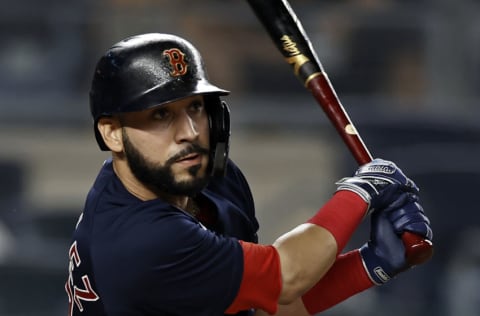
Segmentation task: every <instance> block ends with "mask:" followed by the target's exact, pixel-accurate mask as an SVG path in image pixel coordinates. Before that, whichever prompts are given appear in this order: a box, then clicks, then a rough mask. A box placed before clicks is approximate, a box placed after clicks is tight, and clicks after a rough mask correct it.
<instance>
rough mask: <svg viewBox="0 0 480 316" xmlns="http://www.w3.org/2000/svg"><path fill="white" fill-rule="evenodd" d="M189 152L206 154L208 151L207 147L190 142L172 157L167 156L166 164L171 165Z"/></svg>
mask: <svg viewBox="0 0 480 316" xmlns="http://www.w3.org/2000/svg"><path fill="white" fill-rule="evenodd" d="M190 154H199V155H208V154H209V151H208V149H207V148H205V147H202V146H200V145H198V144H191V145H190V146H188V147H187V148H185V149H183V150H181V151H180V152H178V153H176V154H175V155H173V156H172V157H170V158H168V160H167V162H166V165H171V164H173V163H175V161H177V160H180V159H182V158H183V157H185V156H187V155H190Z"/></svg>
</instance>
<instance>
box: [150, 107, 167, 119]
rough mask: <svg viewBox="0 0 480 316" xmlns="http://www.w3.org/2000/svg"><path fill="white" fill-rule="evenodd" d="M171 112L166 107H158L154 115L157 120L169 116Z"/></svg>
mask: <svg viewBox="0 0 480 316" xmlns="http://www.w3.org/2000/svg"><path fill="white" fill-rule="evenodd" d="M168 116H169V112H168V111H167V110H166V109H158V110H156V111H155V112H154V113H153V117H154V118H155V119H157V120H163V119H166V118H168Z"/></svg>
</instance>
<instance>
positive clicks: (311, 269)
mask: <svg viewBox="0 0 480 316" xmlns="http://www.w3.org/2000/svg"><path fill="white" fill-rule="evenodd" d="M273 246H274V247H275V248H276V249H277V251H278V254H279V258H280V267H281V271H282V292H281V294H280V297H279V300H278V302H279V304H289V303H291V302H292V301H294V300H295V299H296V298H298V297H300V296H301V295H303V294H304V293H305V291H307V290H308V289H309V288H311V287H312V286H313V285H314V284H315V283H317V282H318V281H319V280H320V278H321V277H322V276H323V275H324V274H325V273H326V272H327V271H328V270H329V269H330V267H331V266H332V264H333V263H334V262H335V257H336V254H337V243H336V241H335V238H334V237H333V235H332V234H331V233H330V232H329V231H328V230H326V229H325V228H323V227H320V226H317V225H314V224H303V225H300V226H298V227H297V228H295V229H293V230H292V231H290V232H288V233H286V234H285V235H283V236H281V237H280V238H278V239H277V240H276V241H275V243H274V244H273Z"/></svg>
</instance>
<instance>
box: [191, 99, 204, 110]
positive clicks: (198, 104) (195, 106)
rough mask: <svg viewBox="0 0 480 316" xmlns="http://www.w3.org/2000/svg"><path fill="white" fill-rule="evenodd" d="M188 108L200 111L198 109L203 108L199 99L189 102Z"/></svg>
mask: <svg viewBox="0 0 480 316" xmlns="http://www.w3.org/2000/svg"><path fill="white" fill-rule="evenodd" d="M190 109H191V110H192V111H200V110H202V109H203V103H202V102H199V101H198V102H192V103H191V104H190Z"/></svg>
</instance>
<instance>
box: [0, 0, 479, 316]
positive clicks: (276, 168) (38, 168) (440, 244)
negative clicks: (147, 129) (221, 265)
mask: <svg viewBox="0 0 480 316" xmlns="http://www.w3.org/2000/svg"><path fill="white" fill-rule="evenodd" d="M290 3H291V5H292V6H293V8H294V9H295V10H296V12H297V14H298V15H299V17H300V18H301V20H302V23H303V25H304V27H305V29H306V30H307V32H308V33H309V36H310V38H311V40H312V43H313V46H314V47H315V48H316V49H317V51H318V54H319V55H320V59H321V60H322V63H323V66H324V67H325V69H326V71H327V73H328V75H329V77H330V79H331V81H332V83H333V85H334V86H335V89H336V91H337V93H338V95H339V96H340V99H341V101H342V103H343V104H344V106H345V107H346V108H347V109H348V111H349V113H350V116H351V118H352V120H353V121H354V122H355V123H356V126H357V129H358V130H359V131H360V133H361V135H362V137H363V138H364V140H365V142H366V143H367V145H368V146H369V148H370V150H371V151H372V153H373V154H374V156H376V157H382V158H386V159H391V160H394V161H396V162H397V163H398V164H399V165H400V166H401V167H402V168H403V169H404V170H405V171H406V173H407V174H409V175H410V176H412V177H413V178H414V179H415V180H416V182H417V183H418V184H419V186H420V187H421V189H422V194H423V205H424V207H425V209H426V211H427V212H428V214H429V216H430V218H431V220H432V225H433V228H434V233H435V235H434V242H435V246H436V254H435V256H434V258H433V259H432V261H430V262H429V263H427V264H425V265H423V266H420V267H417V268H415V269H413V270H412V271H411V272H409V273H407V274H404V275H402V276H401V277H399V278H397V279H396V280H395V281H394V282H391V283H390V284H388V285H385V286H382V287H381V288H378V289H375V290H371V291H368V292H365V293H362V294H360V295H358V296H356V297H354V298H352V299H350V300H348V301H346V302H344V303H343V304H341V305H339V306H337V307H335V308H333V309H332V310H330V311H328V312H326V313H324V315H332V316H337V315H342V316H346V315H356V316H363V315H365V316H366V315H369V316H377V315H378V316H380V315H391V316H403V315H409V316H453V315H456V316H473V315H479V314H480V248H479V246H478V242H479V240H480V215H479V214H478V209H477V210H475V209H476V208H477V207H478V198H477V196H476V194H478V193H477V191H478V188H479V187H480V167H479V162H480V126H479V120H480V111H479V107H478V101H479V97H480V89H479V87H480V86H479V84H480V3H479V2H478V1H473V0H457V1H449V0H436V1H432V0H430V1H429V0H417V1H394V0H390V1H388V0H356V1H355V0H350V1H346V0H344V1H332V0H330V1H328V0H324V1H319V0H291V2H290ZM0 17H1V18H0V25H1V27H0V34H1V45H0V144H1V149H0V280H1V282H0V315H2V316H26V315H36V316H47V315H48V316H56V315H65V314H66V310H67V296H66V294H65V291H64V289H63V286H64V282H65V280H66V277H67V262H68V259H67V249H68V246H69V238H70V234H71V232H72V230H73V228H74V225H75V221H76V219H77V217H78V215H79V214H80V213H81V211H82V207H83V200H84V197H85V195H86V192H87V190H88V189H89V187H90V184H91V182H92V181H93V179H94V177H95V175H96V172H97V171H98V168H99V167H100V165H101V163H102V161H103V159H104V158H106V157H107V156H106V154H105V153H102V152H100V151H99V150H97V147H96V144H95V141H94V137H93V133H92V125H91V121H90V117H89V112H88V90H89V83H90V78H91V76H92V73H93V68H94V65H95V62H96V60H97V58H98V57H99V56H100V54H102V53H103V52H104V51H105V50H106V49H107V48H108V47H109V46H110V45H112V44H113V43H115V42H117V41H119V40H121V39H123V38H125V37H127V36H130V35H134V34H138V33H147V32H166V33H174V34H177V35H180V36H183V37H185V38H187V39H189V40H190V41H192V42H193V43H194V44H195V45H196V46H197V48H199V49H200V51H201V52H202V54H203V56H204V59H205V61H206V64H207V68H208V71H209V74H210V78H211V79H212V81H213V82H215V83H217V84H218V85H220V86H221V87H224V88H226V89H229V90H231V91H232V94H231V96H230V97H228V98H227V101H228V103H229V105H230V108H231V112H232V124H233V129H232V139H231V142H232V144H231V146H232V148H231V157H232V158H233V159H234V160H235V161H236V162H237V163H238V164H239V165H240V166H241V167H243V169H244V172H245V174H246V176H247V178H249V179H250V181H251V186H252V190H253V194H254V197H255V199H256V205H257V212H258V217H259V220H260V223H261V233H260V237H261V241H262V242H265V243H268V242H272V241H273V240H274V239H275V238H276V237H277V236H279V235H280V234H281V233H283V232H285V231H286V230H287V229H290V228H292V227H293V226H295V225H297V224H299V223H302V222H303V221H304V220H305V219H306V218H307V217H308V216H310V215H311V214H313V213H314V212H315V210H316V209H317V208H318V207H319V206H320V205H321V204H322V203H323V202H324V201H325V200H326V199H328V197H329V196H330V195H331V193H332V192H333V190H334V189H335V186H334V184H333V183H334V181H335V180H337V179H338V178H340V177H343V176H346V175H350V174H351V172H352V171H353V170H355V167H356V165H355V162H354V161H353V159H352V158H351V157H350V155H349V153H348V151H347V150H346V149H345V148H344V147H343V145H342V143H341V141H340V139H339V137H338V136H337V135H336V134H335V132H334V131H333V128H332V127H331V126H330V125H329V123H328V122H327V121H326V119H325V118H324V117H323V113H322V111H321V110H320V109H319V108H318V107H317V105H316V104H315V103H314V101H313V99H312V98H311V97H310V96H309V95H308V93H306V91H305V90H304V89H303V87H302V86H301V84H300V83H299V82H298V81H297V79H295V78H294V77H293V76H292V74H291V72H290V69H289V68H288V66H287V64H286V63H284V61H283V60H282V59H281V57H280V55H279V53H278V52H277V51H276V49H275V48H274V46H273V44H272V43H271V42H270V39H269V38H268V37H267V35H266V33H265V31H264V30H263V29H262V28H261V27H260V24H259V23H258V21H257V20H256V19H255V17H254V16H253V14H252V13H251V11H250V10H249V8H248V6H247V4H246V3H245V1H239V0H237V1H232V0H231V1H221V0H216V1H214V0H203V1H186V0H175V1H174V0H163V1H162V0H155V1H154V0H105V1H102V0H100V1H93V0H83V1H73V0H62V1H60V0H44V1H33V0H17V1H8V2H7V1H3V6H2V10H1V11H0ZM368 230H369V229H368V223H367V222H366V223H365V225H363V226H362V227H360V229H359V230H358V232H357V233H356V234H355V237H354V239H353V240H352V242H351V244H350V245H349V247H352V248H353V247H358V246H360V245H361V244H362V243H363V242H364V241H366V239H367V238H368Z"/></svg>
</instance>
